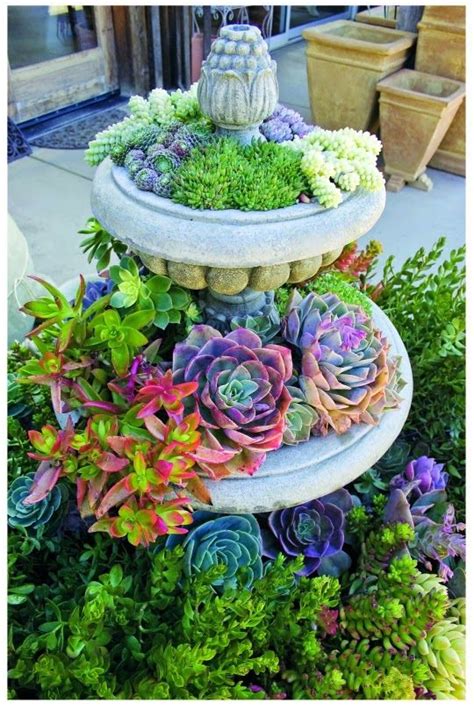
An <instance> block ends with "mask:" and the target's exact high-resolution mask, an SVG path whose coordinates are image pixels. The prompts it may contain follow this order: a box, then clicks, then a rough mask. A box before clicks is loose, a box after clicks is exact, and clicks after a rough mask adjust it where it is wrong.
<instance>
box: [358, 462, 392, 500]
mask: <svg viewBox="0 0 474 710" xmlns="http://www.w3.org/2000/svg"><path fill="white" fill-rule="evenodd" d="M354 488H355V490H356V491H357V493H360V494H361V495H362V496H363V500H364V502H365V501H367V503H369V504H370V502H371V501H372V498H373V497H374V495H377V493H380V491H383V492H385V491H387V490H388V484H387V483H385V481H383V480H382V478H381V477H380V473H379V472H378V471H377V470H376V469H375V468H369V469H367V471H365V472H364V473H363V474H362V476H360V478H358V479H357V483H354Z"/></svg>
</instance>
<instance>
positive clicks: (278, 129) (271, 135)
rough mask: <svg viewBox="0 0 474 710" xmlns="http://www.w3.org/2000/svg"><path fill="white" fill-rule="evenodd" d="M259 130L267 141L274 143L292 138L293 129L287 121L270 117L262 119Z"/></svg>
mask: <svg viewBox="0 0 474 710" xmlns="http://www.w3.org/2000/svg"><path fill="white" fill-rule="evenodd" d="M260 132H261V133H262V134H263V135H264V136H265V138H266V139H267V140H269V141H274V142H275V143H283V141H289V140H291V139H292V138H293V131H292V130H291V128H290V126H289V125H288V124H287V123H284V122H283V121H281V120H280V119H279V118H271V119H269V120H268V121H264V122H263V123H262V125H261V126H260Z"/></svg>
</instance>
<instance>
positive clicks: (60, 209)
mask: <svg viewBox="0 0 474 710" xmlns="http://www.w3.org/2000/svg"><path fill="white" fill-rule="evenodd" d="M273 56H274V58H275V59H276V60H277V62H278V79H279V85H280V100H281V102H282V103H284V104H287V105H288V106H291V107H292V108H294V109H296V110H297V111H299V112H300V113H301V114H303V116H304V118H305V119H306V120H308V121H310V120H311V112H310V109H309V97H308V89H307V81H306V65H305V58H304V42H298V43H296V44H293V45H290V46H288V47H285V48H283V49H279V50H276V51H275V52H274V53H273ZM93 175H94V169H92V168H89V167H88V166H87V165H86V164H85V162H84V160H83V151H82V150H52V149H46V148H34V149H33V154H32V155H31V156H30V157H28V158H22V159H20V160H17V161H16V162H14V163H12V164H11V165H10V166H9V170H8V176H9V179H8V186H9V190H8V193H9V194H8V204H9V211H10V214H11V215H12V217H13V218H14V220H15V221H16V223H17V224H18V226H19V228H20V229H21V231H22V232H23V234H24V235H25V237H26V240H27V242H28V244H29V247H30V252H31V256H32V259H33V262H34V265H35V270H36V272H37V273H38V274H42V275H43V276H46V277H47V278H49V279H50V280H52V281H54V283H56V284H57V285H60V284H61V283H63V282H64V281H66V280H67V279H70V278H72V277H73V276H76V275H77V274H78V273H83V274H87V273H91V271H92V269H91V266H90V265H88V263H87V259H86V257H85V256H84V254H82V252H81V250H80V248H79V242H80V241H81V238H82V237H81V235H78V234H77V232H78V230H79V229H81V228H82V227H83V226H84V225H85V222H86V220H87V218H88V217H89V216H91V210H90V204H89V197H90V189H91V181H92V178H93ZM428 175H429V176H430V177H431V179H432V180H433V183H434V187H433V190H432V191H431V192H421V191H419V190H415V189H413V188H410V187H405V188H404V190H402V191H401V192H399V193H388V194H387V205H386V208H385V211H384V213H383V215H382V217H381V219H380V220H379V222H378V223H377V224H376V225H375V227H374V228H373V229H372V230H371V231H370V232H369V234H367V235H366V236H365V237H364V238H363V239H361V240H360V244H362V245H363V244H366V243H367V242H368V241H369V240H370V239H378V240H379V241H381V242H382V244H383V246H384V254H385V255H387V256H388V255H389V254H394V255H395V257H396V264H398V265H400V264H401V263H402V262H403V260H404V259H406V258H407V257H408V256H410V255H411V254H413V252H414V251H415V250H416V249H417V248H418V247H420V246H425V247H430V246H431V245H432V244H433V242H434V241H435V240H436V239H437V238H438V237H439V236H441V235H444V236H446V238H447V248H448V249H452V248H455V247H458V246H460V245H462V244H463V243H464V240H465V180H464V178H462V177H459V176H456V175H451V174H449V173H445V172H441V171H439V170H431V169H429V170H428ZM297 236H298V235H297V234H295V239H297ZM382 260H383V257H382Z"/></svg>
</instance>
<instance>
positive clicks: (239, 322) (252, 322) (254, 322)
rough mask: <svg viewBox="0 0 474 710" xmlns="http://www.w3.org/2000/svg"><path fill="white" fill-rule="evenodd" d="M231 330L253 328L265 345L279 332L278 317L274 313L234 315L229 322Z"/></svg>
mask: <svg viewBox="0 0 474 710" xmlns="http://www.w3.org/2000/svg"><path fill="white" fill-rule="evenodd" d="M230 327H231V330H237V328H247V329H248V330H253V332H254V333H256V334H257V335H258V336H259V338H260V339H261V341H262V343H263V344H264V345H266V344H267V343H269V342H270V341H271V340H273V339H274V338H275V336H276V335H277V334H278V333H279V332H280V319H279V318H278V316H274V315H261V316H235V317H234V318H232V320H231V322H230Z"/></svg>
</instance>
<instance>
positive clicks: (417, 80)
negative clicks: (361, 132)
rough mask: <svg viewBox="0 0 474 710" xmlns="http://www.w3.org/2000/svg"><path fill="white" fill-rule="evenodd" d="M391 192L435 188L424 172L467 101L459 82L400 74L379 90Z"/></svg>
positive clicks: (411, 72) (421, 74) (406, 72)
mask: <svg viewBox="0 0 474 710" xmlns="http://www.w3.org/2000/svg"><path fill="white" fill-rule="evenodd" d="M377 88H378V90H379V91H380V98H379V104H380V128H381V134H382V136H381V137H382V143H383V155H384V161H385V172H386V173H387V175H389V176H390V180H389V182H388V184H387V189H388V190H392V191H398V190H400V189H401V188H402V187H403V186H404V184H405V183H406V182H408V183H410V184H412V185H413V186H414V187H419V188H420V189H423V190H429V189H431V186H432V184H431V181H430V180H429V178H427V176H426V175H424V172H425V169H426V166H427V164H428V163H429V161H430V160H431V158H432V157H433V155H434V153H435V151H436V150H437V148H438V146H439V145H440V143H441V141H442V140H443V138H444V136H445V135H446V132H447V130H448V128H449V126H450V125H451V123H452V121H453V118H454V116H455V114H456V111H457V110H458V109H459V107H460V105H461V103H462V101H463V98H464V96H465V86H464V84H463V83H461V82H459V81H454V80H453V79H446V78H444V77H440V76H433V75H432V74H426V73H424V72H418V71H414V70H412V69H402V70H401V71H399V72H397V73H396V74H392V76H389V77H386V78H385V79H383V80H382V81H380V82H379V83H378V85H377Z"/></svg>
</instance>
